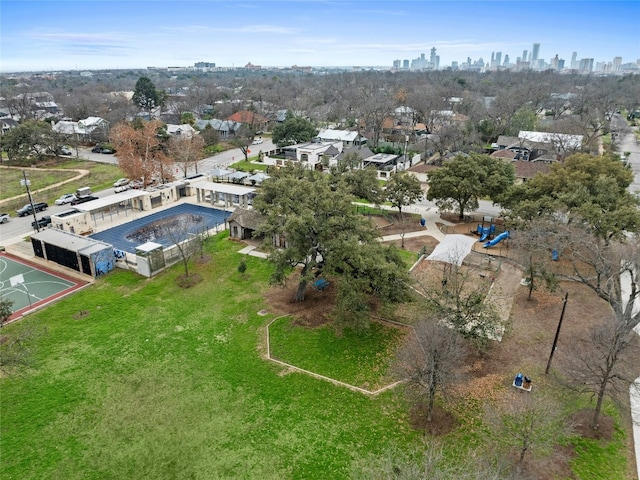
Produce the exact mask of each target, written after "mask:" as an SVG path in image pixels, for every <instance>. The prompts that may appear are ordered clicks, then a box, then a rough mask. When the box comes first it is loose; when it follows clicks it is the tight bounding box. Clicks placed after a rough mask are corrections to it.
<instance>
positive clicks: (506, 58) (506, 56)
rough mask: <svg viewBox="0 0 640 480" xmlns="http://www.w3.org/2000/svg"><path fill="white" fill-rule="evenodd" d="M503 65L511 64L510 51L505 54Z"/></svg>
mask: <svg viewBox="0 0 640 480" xmlns="http://www.w3.org/2000/svg"><path fill="white" fill-rule="evenodd" d="M502 65H504V66H505V67H508V66H509V54H508V53H507V54H506V55H505V56H504V63H503V64H502Z"/></svg>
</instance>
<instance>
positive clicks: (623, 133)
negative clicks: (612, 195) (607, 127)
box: [611, 113, 640, 193]
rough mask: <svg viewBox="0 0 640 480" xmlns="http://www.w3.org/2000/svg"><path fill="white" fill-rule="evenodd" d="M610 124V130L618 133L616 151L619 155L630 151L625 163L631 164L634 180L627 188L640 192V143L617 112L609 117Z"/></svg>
mask: <svg viewBox="0 0 640 480" xmlns="http://www.w3.org/2000/svg"><path fill="white" fill-rule="evenodd" d="M611 126H612V131H615V132H616V133H618V136H617V142H616V144H615V147H616V151H617V152H618V153H619V154H621V155H622V154H624V152H631V154H630V155H628V157H627V159H626V161H627V163H628V164H629V165H631V169H632V170H633V175H634V180H633V183H632V184H631V185H629V190H630V191H632V192H639V193H640V145H639V144H638V142H637V141H636V136H635V134H634V133H633V130H632V129H631V127H630V126H629V124H628V123H627V122H626V120H625V119H624V117H623V116H622V115H620V114H619V113H617V114H615V115H614V116H613V118H612V119H611Z"/></svg>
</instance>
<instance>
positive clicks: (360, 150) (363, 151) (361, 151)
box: [336, 146, 373, 160]
mask: <svg viewBox="0 0 640 480" xmlns="http://www.w3.org/2000/svg"><path fill="white" fill-rule="evenodd" d="M347 153H357V154H358V156H359V157H360V159H364V158H368V157H373V152H372V151H371V150H369V147H367V146H363V147H359V146H354V147H349V148H345V149H344V150H343V151H342V153H340V154H338V155H337V156H336V159H337V160H340V159H341V158H343V157H344V156H345V155H346V154H347Z"/></svg>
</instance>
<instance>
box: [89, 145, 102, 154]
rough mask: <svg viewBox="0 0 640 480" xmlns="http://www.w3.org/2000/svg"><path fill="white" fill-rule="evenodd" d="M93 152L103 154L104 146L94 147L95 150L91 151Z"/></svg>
mask: <svg viewBox="0 0 640 480" xmlns="http://www.w3.org/2000/svg"><path fill="white" fill-rule="evenodd" d="M91 151H92V152H93V153H102V146H100V145H96V146H95V147H93V148H92V149H91Z"/></svg>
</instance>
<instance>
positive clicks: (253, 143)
mask: <svg viewBox="0 0 640 480" xmlns="http://www.w3.org/2000/svg"><path fill="white" fill-rule="evenodd" d="M262 142H264V140H263V139H261V138H256V139H255V140H254V141H253V142H251V145H260V144H261V143H262Z"/></svg>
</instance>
